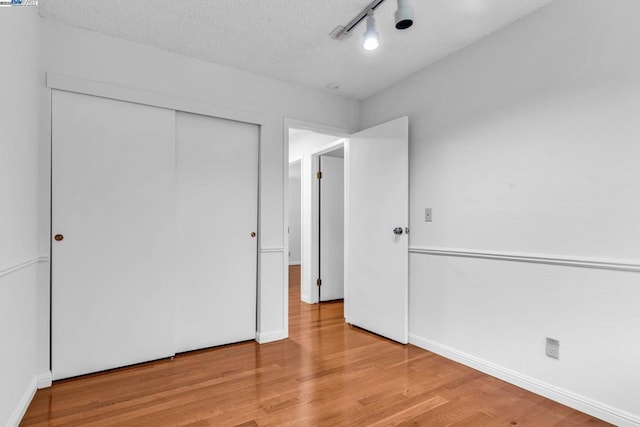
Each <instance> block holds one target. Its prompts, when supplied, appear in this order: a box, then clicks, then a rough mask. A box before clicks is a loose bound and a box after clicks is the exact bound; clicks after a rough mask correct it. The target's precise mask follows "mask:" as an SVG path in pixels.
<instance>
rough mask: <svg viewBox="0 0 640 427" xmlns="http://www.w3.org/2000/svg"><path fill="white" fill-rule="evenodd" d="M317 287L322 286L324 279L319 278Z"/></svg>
mask: <svg viewBox="0 0 640 427" xmlns="http://www.w3.org/2000/svg"><path fill="white" fill-rule="evenodd" d="M316 285H318V286H322V279H321V278H319V277H318V279H317V280H316Z"/></svg>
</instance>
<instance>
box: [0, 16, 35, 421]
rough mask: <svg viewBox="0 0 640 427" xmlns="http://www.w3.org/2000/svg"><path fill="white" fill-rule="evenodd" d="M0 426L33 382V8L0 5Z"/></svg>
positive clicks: (25, 399)
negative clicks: (1, 6)
mask: <svg viewBox="0 0 640 427" xmlns="http://www.w3.org/2000/svg"><path fill="white" fill-rule="evenodd" d="M0 40H1V41H2V43H0V60H1V62H2V78H0V236H2V237H1V238H0V425H17V423H18V422H19V421H20V418H21V417H22V415H23V413H24V410H26V405H28V404H29V401H30V399H31V396H32V395H33V393H34V392H35V387H36V298H37V296H36V281H37V277H38V269H39V266H40V263H39V262H38V261H39V256H38V247H37V230H38V221H37V213H38V187H37V182H38V153H37V149H38V114H39V109H38V88H39V84H40V82H41V75H40V70H39V63H38V11H37V9H35V8H24V7H4V8H0Z"/></svg>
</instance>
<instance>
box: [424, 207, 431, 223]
mask: <svg viewBox="0 0 640 427" xmlns="http://www.w3.org/2000/svg"><path fill="white" fill-rule="evenodd" d="M432 221H433V215H432V213H431V208H424V222H432Z"/></svg>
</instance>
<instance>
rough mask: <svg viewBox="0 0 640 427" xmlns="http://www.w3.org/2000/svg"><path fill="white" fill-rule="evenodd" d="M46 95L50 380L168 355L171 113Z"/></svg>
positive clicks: (71, 95)
mask: <svg viewBox="0 0 640 427" xmlns="http://www.w3.org/2000/svg"><path fill="white" fill-rule="evenodd" d="M52 96H53V98H52V102H53V107H52V233H53V234H54V235H58V234H59V235H61V236H62V237H58V238H57V239H55V240H54V241H53V242H52V250H51V251H52V365H53V366H52V368H53V369H52V371H53V378H54V379H60V378H67V377H72V376H76V375H81V374H86V373H90V372H96V371H102V370H106V369H111V368H115V367H120V366H125V365H130V364H134V363H139V362H143V361H148V360H153V359H158V358H163V357H167V356H171V355H173V354H174V339H173V307H174V302H173V301H174V298H173V294H172V286H173V277H174V269H173V265H174V263H173V259H174V254H173V251H174V247H175V234H174V182H175V152H174V138H175V128H174V112H173V111H169V110H164V109H160V108H154V107H148V106H143V105H139V104H132V103H127V102H120V101H114V100H109V99H104V98H98V97H93V96H86V95H79V94H74V93H69V92H60V91H55V90H54V91H53V95H52ZM52 237H53V236H52ZM60 238H62V240H58V239H60Z"/></svg>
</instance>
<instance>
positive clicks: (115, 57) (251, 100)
mask: <svg viewBox="0 0 640 427" xmlns="http://www.w3.org/2000/svg"><path fill="white" fill-rule="evenodd" d="M41 40H42V52H43V55H42V57H43V67H44V70H45V71H47V72H53V73H58V74H63V75H67V76H73V77H79V78H82V79H88V80H94V81H99V82H105V83H110V84H115V85H121V86H126V87H129V88H135V89H139V90H143V91H148V92H153V93H160V94H165V95H170V96H174V97H180V98H185V99H190V100H193V101H199V102H204V103H208V104H213V105H216V106H219V107H221V108H223V109H224V108H228V109H229V110H230V111H232V110H233V111H239V110H240V111H248V112H252V113H256V114H258V115H261V116H262V120H263V122H264V125H263V126H262V129H261V142H260V156H261V163H260V218H259V224H260V234H259V245H260V251H261V253H260V258H259V266H260V277H259V291H258V304H259V310H258V311H259V312H258V329H259V331H258V332H259V337H258V338H259V340H261V341H268V340H272V339H278V338H283V337H284V336H286V334H287V331H286V322H287V318H286V313H287V307H286V304H285V301H286V297H287V292H286V287H285V286H286V281H287V274H286V266H287V258H286V257H285V253H284V251H285V246H286V245H285V238H286V237H285V236H286V224H285V221H284V217H285V215H284V209H285V206H286V203H285V199H284V191H283V187H284V185H283V179H284V171H285V167H287V163H286V159H285V158H284V145H283V139H284V138H283V128H284V120H285V118H291V119H296V120H303V121H310V122H316V123H324V124H327V125H330V126H336V127H341V128H346V129H353V128H355V127H356V125H357V121H358V111H359V109H358V104H357V103H356V102H355V101H351V100H347V99H345V98H342V97H339V96H336V95H334V94H330V93H328V92H324V91H318V90H312V89H307V88H303V87H301V86H297V85H293V84H288V83H283V82H280V81H277V80H274V79H270V78H266V77H260V76H257V75H254V74H251V73H247V72H243V71H238V70H235V69H231V68H227V67H222V66H219V65H215V64H211V63H207V62H203V61H199V60H196V59H191V58H188V57H184V56H181V55H177V54H174V53H170V52H168V51H163V50H160V49H156V48H152V47H148V46H144V45H141V44H137V43H133V42H128V41H125V40H120V39H116V38H113V37H110V36H106V35H102V34H98V33H94V32H90V31H85V30H81V29H77V28H73V27H69V26H66V25H63V24H60V23H57V22H55V21H51V20H47V19H43V20H42V39H41ZM43 91H44V100H43V102H42V105H43V111H42V114H43V120H42V121H41V127H42V130H43V137H42V138H41V152H42V153H45V154H43V156H44V157H43V158H42V159H41V165H42V169H43V170H44V171H45V173H46V168H47V165H48V158H47V157H46V153H48V150H49V132H48V129H49V126H50V123H49V119H48V117H49V110H48V106H49V102H48V100H49V96H50V91H48V90H46V89H43ZM46 176H48V174H47V175H46ZM48 188H49V182H48V180H46V179H43V180H42V181H41V196H42V200H43V203H42V205H41V209H40V221H41V226H42V229H43V230H45V231H43V232H42V233H41V234H40V237H41V246H42V247H45V246H48V239H49V238H48V236H49V231H48V221H49V217H48V215H49V214H48V212H49V207H48V205H49V198H48V194H49V190H48ZM40 291H41V295H42V296H43V297H42V298H41V301H42V304H41V305H40V306H39V307H38V311H39V312H43V313H48V298H47V297H48V294H47V293H46V288H45V281H43V282H42V283H41V289H40ZM47 315H48V314H47ZM41 335H42V336H44V335H46V334H45V333H44V332H43V333H42V334H41ZM47 337H48V335H47ZM40 343H41V344H42V345H45V344H46V339H42V337H41V339H40Z"/></svg>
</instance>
